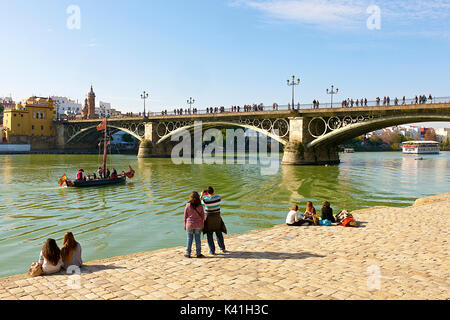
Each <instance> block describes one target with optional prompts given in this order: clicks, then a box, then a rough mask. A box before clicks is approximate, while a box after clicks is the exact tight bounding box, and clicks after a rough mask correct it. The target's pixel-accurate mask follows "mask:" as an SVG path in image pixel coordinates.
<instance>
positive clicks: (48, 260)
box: [39, 239, 63, 274]
mask: <svg viewBox="0 0 450 320" xmlns="http://www.w3.org/2000/svg"><path fill="white" fill-rule="evenodd" d="M39 264H40V265H41V267H42V272H43V273H44V274H53V273H57V272H59V271H60V270H61V267H62V266H63V262H62V259H61V250H59V247H58V245H57V244H56V241H55V240H54V239H47V241H46V242H45V243H44V245H43V246H42V250H41V252H40V253H39Z"/></svg>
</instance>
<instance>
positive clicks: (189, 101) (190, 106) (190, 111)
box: [187, 97, 195, 113]
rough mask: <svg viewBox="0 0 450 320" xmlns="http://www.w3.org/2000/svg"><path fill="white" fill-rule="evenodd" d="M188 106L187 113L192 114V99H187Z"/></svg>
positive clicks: (193, 101)
mask: <svg viewBox="0 0 450 320" xmlns="http://www.w3.org/2000/svg"><path fill="white" fill-rule="evenodd" d="M187 103H188V105H189V113H192V110H191V109H192V105H193V104H194V103H195V100H194V99H192V97H190V98H189V100H188V101H187Z"/></svg>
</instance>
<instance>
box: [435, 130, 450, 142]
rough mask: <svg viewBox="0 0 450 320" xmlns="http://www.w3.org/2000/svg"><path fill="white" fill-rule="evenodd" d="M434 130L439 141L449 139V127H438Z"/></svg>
mask: <svg viewBox="0 0 450 320" xmlns="http://www.w3.org/2000/svg"><path fill="white" fill-rule="evenodd" d="M435 132H436V136H437V138H438V139H439V141H440V142H445V141H447V140H450V128H439V129H436V130H435Z"/></svg>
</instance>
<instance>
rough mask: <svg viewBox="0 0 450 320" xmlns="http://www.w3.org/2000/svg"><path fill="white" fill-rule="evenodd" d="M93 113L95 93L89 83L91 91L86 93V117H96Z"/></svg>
mask: <svg viewBox="0 0 450 320" xmlns="http://www.w3.org/2000/svg"><path fill="white" fill-rule="evenodd" d="M96 118H97V116H96V115H95V93H94V89H93V88H92V85H91V92H89V93H88V119H96Z"/></svg>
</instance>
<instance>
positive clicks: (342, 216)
mask: <svg viewBox="0 0 450 320" xmlns="http://www.w3.org/2000/svg"><path fill="white" fill-rule="evenodd" d="M348 217H352V214H351V213H350V212H348V211H347V210H345V209H344V210H341V211H339V213H338V214H337V215H336V222H338V223H339V222H341V221H342V220H345V219H347V218H348Z"/></svg>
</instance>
